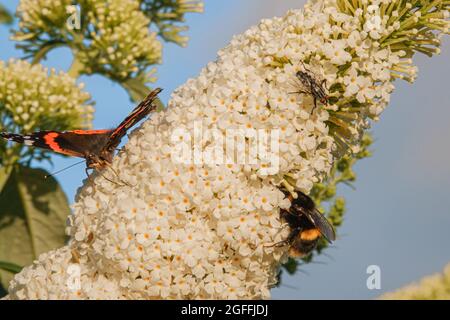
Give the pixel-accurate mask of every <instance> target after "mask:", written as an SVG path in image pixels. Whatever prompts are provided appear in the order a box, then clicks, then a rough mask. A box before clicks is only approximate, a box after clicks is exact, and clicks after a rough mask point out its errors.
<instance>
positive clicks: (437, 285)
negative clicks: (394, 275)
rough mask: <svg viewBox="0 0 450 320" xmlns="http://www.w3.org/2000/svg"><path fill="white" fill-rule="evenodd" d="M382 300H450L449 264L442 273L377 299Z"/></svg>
mask: <svg viewBox="0 0 450 320" xmlns="http://www.w3.org/2000/svg"><path fill="white" fill-rule="evenodd" d="M379 299H382V300H450V263H449V264H447V266H446V267H445V268H444V270H443V272H442V273H436V274H433V275H430V276H426V277H424V278H422V279H421V280H420V281H419V282H416V283H412V284H409V285H407V286H405V287H403V288H400V289H397V290H395V291H393V292H389V293H385V294H383V295H382V296H380V297H379Z"/></svg>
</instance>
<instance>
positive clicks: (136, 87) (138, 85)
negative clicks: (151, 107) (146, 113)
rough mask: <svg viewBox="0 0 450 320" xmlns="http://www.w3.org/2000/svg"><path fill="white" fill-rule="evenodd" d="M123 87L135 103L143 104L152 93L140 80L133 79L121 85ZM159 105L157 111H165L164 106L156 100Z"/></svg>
mask: <svg viewBox="0 0 450 320" xmlns="http://www.w3.org/2000/svg"><path fill="white" fill-rule="evenodd" d="M121 85H122V87H123V88H124V89H125V90H127V92H128V94H129V96H130V98H131V100H133V101H134V102H141V101H142V100H144V98H145V97H146V96H147V95H148V94H149V93H150V91H151V89H150V88H149V87H147V86H146V85H145V84H144V83H143V82H141V81H139V80H138V79H135V78H132V79H128V80H126V81H124V82H122V83H121ZM155 103H156V105H157V108H156V110H157V111H161V110H163V109H164V104H163V103H162V102H161V100H160V99H159V98H157V99H156V100H155Z"/></svg>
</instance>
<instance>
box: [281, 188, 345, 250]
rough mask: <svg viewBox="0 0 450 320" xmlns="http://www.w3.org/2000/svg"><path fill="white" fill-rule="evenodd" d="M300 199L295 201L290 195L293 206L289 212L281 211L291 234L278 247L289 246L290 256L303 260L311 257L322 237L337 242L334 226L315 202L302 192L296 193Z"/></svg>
mask: <svg viewBox="0 0 450 320" xmlns="http://www.w3.org/2000/svg"><path fill="white" fill-rule="evenodd" d="M296 193H297V195H298V197H297V198H296V199H294V197H293V196H292V195H290V194H289V195H288V198H289V200H290V201H291V206H290V208H289V209H288V210H281V212H280V214H281V218H282V219H283V220H285V221H286V222H287V223H288V225H289V227H290V229H291V232H290V234H289V236H288V237H287V239H286V240H284V241H281V242H279V243H277V244H276V246H284V245H289V246H290V248H289V256H290V257H292V258H302V257H305V256H307V255H309V254H310V253H311V252H312V251H313V250H314V248H315V247H316V246H317V243H318V242H319V240H320V238H321V237H324V238H325V239H326V240H327V241H328V242H329V243H331V242H332V241H334V240H336V233H335V231H334V228H333V226H332V225H331V224H330V222H328V220H327V218H325V217H324V215H323V214H322V213H320V211H319V210H317V208H316V205H315V203H314V201H313V200H312V199H311V198H310V197H309V196H307V195H306V194H304V193H303V192H301V191H296Z"/></svg>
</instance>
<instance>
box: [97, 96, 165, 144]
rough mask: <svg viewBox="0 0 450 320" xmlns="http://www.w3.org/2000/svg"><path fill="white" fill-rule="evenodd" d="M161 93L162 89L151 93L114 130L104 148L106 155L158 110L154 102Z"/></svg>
mask: <svg viewBox="0 0 450 320" xmlns="http://www.w3.org/2000/svg"><path fill="white" fill-rule="evenodd" d="M161 91H162V89H160V88H157V89H155V90H153V91H152V92H150V93H149V94H148V96H147V97H146V98H145V99H144V100H143V101H142V102H141V103H139V105H138V106H137V107H136V108H134V110H133V111H132V112H131V113H130V114H129V115H128V116H127V117H126V118H125V120H123V121H122V123H120V124H119V125H118V126H117V128H116V129H115V130H113V132H112V133H111V135H110V137H109V141H108V142H107V144H106V145H105V146H104V148H103V150H104V151H105V152H106V153H110V152H114V150H115V149H116V148H117V146H118V145H119V144H120V141H121V140H122V138H123V136H124V135H125V134H126V133H127V130H128V129H130V128H131V127H132V126H134V125H135V124H136V123H138V122H139V121H141V120H142V119H143V118H145V117H146V116H147V115H148V114H149V113H150V112H152V111H154V110H155V109H156V105H154V104H153V102H154V101H155V99H156V97H157V96H158V94H159V93H160V92H161Z"/></svg>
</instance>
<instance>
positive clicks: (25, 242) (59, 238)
mask: <svg viewBox="0 0 450 320" xmlns="http://www.w3.org/2000/svg"><path fill="white" fill-rule="evenodd" d="M46 174H48V173H47V172H46V171H45V170H42V169H32V168H27V167H21V166H18V167H17V169H14V170H13V171H12V172H11V174H10V175H9V179H8V181H7V182H6V184H5V186H4V188H3V190H2V191H1V192H0V260H1V261H8V262H9V263H13V264H17V265H28V264H30V263H31V262H32V261H33V260H34V259H36V258H37V257H38V256H39V255H40V254H41V253H43V252H46V251H49V250H51V249H55V248H57V247H61V246H63V245H64V243H65V240H66V237H65V234H64V228H65V221H66V218H67V216H68V215H69V214H70V208H69V205H68V203H67V198H66V196H65V194H64V192H63V191H62V190H61V187H60V186H59V184H58V183H57V181H56V180H55V179H53V178H52V177H50V178H47V179H44V176H45V175H46ZM12 276H13V273H12V272H10V271H5V270H0V281H1V284H2V285H3V287H5V288H8V283H9V281H10V280H11V279H12Z"/></svg>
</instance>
